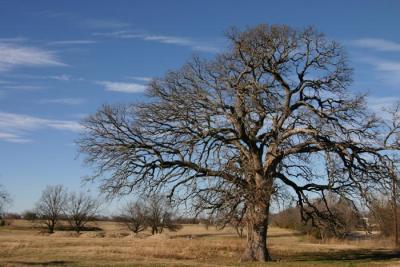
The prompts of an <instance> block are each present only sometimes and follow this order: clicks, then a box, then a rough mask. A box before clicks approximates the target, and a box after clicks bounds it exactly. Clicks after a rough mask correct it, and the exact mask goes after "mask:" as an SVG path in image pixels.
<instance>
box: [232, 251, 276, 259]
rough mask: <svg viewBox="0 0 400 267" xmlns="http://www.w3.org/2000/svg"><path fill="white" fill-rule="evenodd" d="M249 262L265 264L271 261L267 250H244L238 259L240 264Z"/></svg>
mask: <svg viewBox="0 0 400 267" xmlns="http://www.w3.org/2000/svg"><path fill="white" fill-rule="evenodd" d="M251 261H260V262H267V261H272V258H271V255H270V254H269V252H268V250H267V251H263V250H254V249H246V251H245V252H244V253H243V254H242V257H241V258H240V262H251Z"/></svg>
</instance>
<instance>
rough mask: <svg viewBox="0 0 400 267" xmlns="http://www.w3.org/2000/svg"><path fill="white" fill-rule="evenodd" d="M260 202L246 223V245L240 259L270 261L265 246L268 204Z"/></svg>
mask: <svg viewBox="0 0 400 267" xmlns="http://www.w3.org/2000/svg"><path fill="white" fill-rule="evenodd" d="M264 204H265V203H262V204H261V205H258V206H261V207H260V208H258V207H256V208H255V209H254V210H253V212H251V214H249V220H248V224H247V246H246V250H245V252H244V254H243V256H242V261H254V260H257V261H270V260H271V255H270V254H269V251H268V246H267V233H268V213H269V205H264Z"/></svg>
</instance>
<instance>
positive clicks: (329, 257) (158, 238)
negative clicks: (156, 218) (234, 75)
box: [0, 220, 400, 267]
mask: <svg viewBox="0 0 400 267" xmlns="http://www.w3.org/2000/svg"><path fill="white" fill-rule="evenodd" d="M96 226H97V227H99V228H101V229H102V231H91V232H84V233H82V234H81V235H79V236H76V235H75V234H73V233H72V232H70V231H58V232H56V233H55V234H52V235H48V234H44V233H40V230H39V229H38V228H35V227H33V225H32V224H31V223H30V222H28V221H24V220H15V221H13V222H12V223H11V225H9V226H5V227H1V228H0V266H245V267H256V266H257V267H259V266H293V267H294V266H400V253H399V252H398V251H396V250H394V249H393V248H392V247H391V244H390V241H389V240H379V239H374V240H348V241H338V240H331V241H330V242H325V243H321V242H317V241H315V240H314V241H312V240H311V239H310V238H308V237H306V236H304V235H301V234H299V233H297V232H294V231H290V230H286V229H280V228H276V227H271V228H270V234H269V246H270V250H271V254H272V257H273V258H274V260H275V261H274V262H272V263H239V259H240V254H241V253H242V251H243V249H244V246H245V239H244V238H242V239H241V238H239V237H237V236H236V234H235V231H234V230H233V229H231V228H226V229H224V230H221V231H219V230H216V229H215V228H214V227H209V228H208V229H206V227H205V226H204V225H184V226H183V228H182V229H181V230H179V231H178V232H174V233H170V232H167V233H163V234H161V235H155V236H149V234H148V233H143V234H140V235H139V236H135V235H132V234H130V233H129V231H128V230H127V229H126V228H125V227H124V226H123V225H120V224H117V223H113V222H97V223H96Z"/></svg>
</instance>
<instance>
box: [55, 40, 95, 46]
mask: <svg viewBox="0 0 400 267" xmlns="http://www.w3.org/2000/svg"><path fill="white" fill-rule="evenodd" d="M94 43H97V42H96V41H94V40H63V41H53V42H49V43H48V45H85V44H94Z"/></svg>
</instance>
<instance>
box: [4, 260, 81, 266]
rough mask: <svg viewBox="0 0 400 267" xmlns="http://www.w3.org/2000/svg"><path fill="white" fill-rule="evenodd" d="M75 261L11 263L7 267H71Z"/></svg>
mask: <svg viewBox="0 0 400 267" xmlns="http://www.w3.org/2000/svg"><path fill="white" fill-rule="evenodd" d="M73 263H74V262H73V261H10V262H8V263H7V264H8V265H7V266H71V265H72V264H73Z"/></svg>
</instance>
